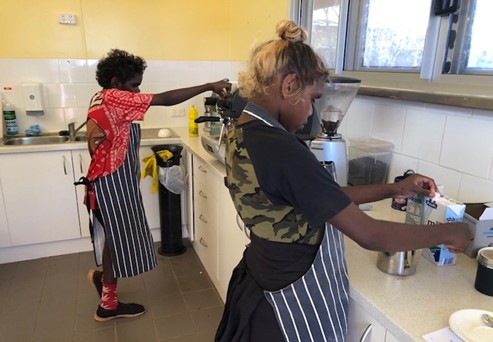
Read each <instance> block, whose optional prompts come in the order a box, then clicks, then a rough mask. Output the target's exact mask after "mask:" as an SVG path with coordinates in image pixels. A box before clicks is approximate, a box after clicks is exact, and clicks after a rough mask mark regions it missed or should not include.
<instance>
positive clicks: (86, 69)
mask: <svg viewBox="0 0 493 342" xmlns="http://www.w3.org/2000/svg"><path fill="white" fill-rule="evenodd" d="M96 64H97V60H83V59H76V60H74V59H70V60H68V59H0V92H2V93H3V94H5V95H6V97H7V98H8V99H9V101H10V102H11V103H12V104H13V105H14V106H16V107H17V110H16V111H17V117H18V121H19V126H20V131H21V133H22V132H24V130H25V129H27V128H28V127H29V126H30V125H33V124H39V125H40V126H41V129H42V130H43V131H44V132H58V131H59V130H62V129H66V127H67V123H68V122H71V121H77V122H82V121H84V120H85V117H86V111H87V105H88V103H89V99H90V98H91V96H92V95H93V94H94V93H95V92H96V91H98V90H99V89H100V88H99V86H98V85H97V83H96V81H95V77H94V75H95V67H96ZM242 66H243V64H242V63H239V62H209V61H207V62H189V61H187V62H181V61H148V68H147V70H146V72H145V74H144V81H143V84H142V87H141V90H142V92H161V91H165V90H169V89H173V88H177V87H185V86H192V85H196V84H200V83H204V82H210V81H216V80H219V79H222V78H224V77H227V78H229V79H230V80H236V79H237V76H236V75H237V73H238V71H239V70H240V69H241V68H242ZM22 82H40V83H42V84H43V89H44V91H45V96H44V102H45V115H44V116H41V117H30V116H26V114H25V111H24V109H23V104H22V103H20V98H21V97H20V84H21V83H22ZM10 89H11V90H10ZM208 95H210V94H208V93H205V94H203V95H201V96H197V97H195V98H194V99H191V100H189V101H187V102H185V103H183V104H181V105H178V106H174V107H153V108H151V109H150V110H149V113H148V115H147V117H146V119H145V120H144V122H143V124H142V126H143V127H145V128H151V127H179V126H186V125H187V124H188V121H187V120H188V118H187V117H186V116H185V117H173V116H172V115H173V112H174V111H175V109H184V110H185V112H186V111H187V110H188V108H189V107H190V106H191V105H192V104H194V105H195V106H196V107H197V108H198V109H199V113H201V112H202V111H203V97H204V96H208ZM339 132H340V133H342V134H343V135H344V137H345V138H362V137H374V138H378V139H382V140H386V141H389V142H392V143H393V144H394V145H395V147H394V153H393V158H392V164H391V168H390V174H389V180H390V181H392V180H393V179H394V177H395V176H397V175H401V174H402V173H403V172H404V171H406V170H407V169H413V170H415V171H417V172H420V173H423V174H427V175H430V176H432V177H433V178H435V179H436V181H437V182H438V183H440V184H443V185H444V186H445V194H446V195H448V196H450V197H452V198H455V199H457V200H459V201H463V202H483V201H493V167H492V166H493V112H486V111H479V110H471V109H465V108H457V107H448V106H438V105H429V104H422V103H415V102H404V101H397V100H387V99H380V98H371V97H357V98H356V99H355V100H354V102H353V103H352V105H351V107H350V108H349V111H348V114H347V115H346V117H345V118H344V120H343V122H342V125H341V127H340V129H339Z"/></svg>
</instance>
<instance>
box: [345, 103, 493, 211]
mask: <svg viewBox="0 0 493 342" xmlns="http://www.w3.org/2000/svg"><path fill="white" fill-rule="evenodd" d="M339 132H340V133H342V134H343V136H344V137H346V138H349V139H348V140H350V138H363V137H373V138H377V139H381V140H385V141H389V142H391V143H393V144H394V153H393V156H392V162H391V167H390V171H389V178H388V180H389V181H393V179H394V177H395V176H399V175H402V174H403V173H404V172H405V171H406V170H407V169H413V170H415V171H417V172H419V173H421V174H425V175H429V176H431V177H433V178H434V179H435V180H436V182H437V183H439V184H442V185H444V186H445V194H446V195H447V196H450V197H452V198H454V199H456V200H458V201H462V202H467V203H471V202H490V201H493V112H488V111H481V110H473V109H467V108H458V107H449V106H439V105H430V104H423V103H416V102H405V101H397V100H390V99H380V98H372V97H363V96H359V97H357V98H356V99H355V100H354V102H353V103H352V104H351V107H350V108H349V110H348V113H347V115H346V117H345V118H344V120H343V122H342V124H341V127H340V129H339Z"/></svg>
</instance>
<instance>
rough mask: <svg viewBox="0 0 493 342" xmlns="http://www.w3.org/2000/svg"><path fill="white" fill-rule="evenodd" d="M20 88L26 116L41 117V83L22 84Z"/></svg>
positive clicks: (42, 110) (42, 111) (42, 112)
mask: <svg viewBox="0 0 493 342" xmlns="http://www.w3.org/2000/svg"><path fill="white" fill-rule="evenodd" d="M21 87H22V99H23V101H24V107H25V109H26V114H27V115H32V116H39V115H43V114H44V109H43V92H42V87H41V83H35V82H29V83H22V85H21Z"/></svg>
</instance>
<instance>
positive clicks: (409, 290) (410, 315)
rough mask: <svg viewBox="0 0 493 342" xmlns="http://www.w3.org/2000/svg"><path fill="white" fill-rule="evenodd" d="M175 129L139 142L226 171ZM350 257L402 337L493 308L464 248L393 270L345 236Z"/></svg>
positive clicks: (355, 287)
mask: <svg viewBox="0 0 493 342" xmlns="http://www.w3.org/2000/svg"><path fill="white" fill-rule="evenodd" d="M171 129H172V130H173V131H175V132H176V133H177V135H179V138H159V137H158V136H157V131H158V129H143V137H142V142H141V145H142V146H152V145H157V144H182V145H183V146H184V148H186V149H187V150H189V151H190V152H192V153H193V154H194V155H195V156H197V157H199V158H201V159H203V160H204V161H206V162H208V163H209V164H210V165H211V166H212V168H213V170H215V171H216V172H217V174H218V175H219V176H221V177H222V176H224V175H225V168H224V165H223V164H222V163H221V162H219V161H218V160H216V159H215V158H214V157H213V156H212V155H210V154H209V153H207V152H206V151H205V150H204V148H203V147H202V144H201V141H200V137H198V138H191V137H189V136H188V128H187V127H171ZM201 133H202V132H201ZM154 135H155V137H154ZM86 148H87V143H86V142H68V143H63V144H51V145H31V146H0V154H2V153H23V152H44V151H55V150H74V149H75V150H76V149H86ZM372 206H373V209H372V210H370V211H366V213H367V214H368V215H370V216H372V217H374V218H379V219H384V220H390V221H396V222H403V221H404V215H405V213H404V212H400V211H397V210H394V209H392V208H391V207H390V200H384V201H380V202H376V203H372ZM362 229H364V228H362ZM346 259H347V264H348V269H349V280H350V286H351V289H350V291H351V292H350V295H351V298H352V299H353V300H355V301H356V302H357V303H359V304H360V305H361V306H362V307H363V308H364V309H365V310H366V311H367V312H369V313H370V314H371V315H372V316H373V317H374V318H375V319H376V320H377V321H378V322H380V324H382V325H383V326H384V327H385V328H387V329H388V331H389V332H390V333H391V334H392V335H394V336H395V337H396V338H397V340H398V341H401V342H405V341H420V340H422V336H423V335H425V334H427V333H430V332H433V331H436V330H439V329H441V328H444V327H447V326H448V319H449V317H450V315H451V314H452V313H453V312H455V311H457V310H462V309H483V310H489V311H493V297H490V296H486V295H483V294H481V293H479V292H478V291H476V290H475V289H474V279H475V276H476V266H477V264H476V260H475V259H473V258H470V257H468V256H466V255H464V254H460V255H458V258H457V263H456V265H454V266H446V267H437V266H435V265H433V264H432V263H431V262H429V261H428V260H426V259H424V258H422V257H421V260H420V261H419V264H418V266H417V270H416V273H415V274H413V275H410V276H393V275H388V274H386V273H384V272H382V271H380V270H379V269H378V268H377V266H376V259H377V252H374V251H368V250H365V249H363V248H361V247H360V246H359V245H357V244H356V243H355V242H354V241H352V240H350V239H349V238H346Z"/></svg>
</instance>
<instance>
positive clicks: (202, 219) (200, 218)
mask: <svg viewBox="0 0 493 342" xmlns="http://www.w3.org/2000/svg"><path fill="white" fill-rule="evenodd" d="M199 220H200V221H202V222H204V223H207V219H206V218H205V217H204V215H202V214H200V216H199Z"/></svg>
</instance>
